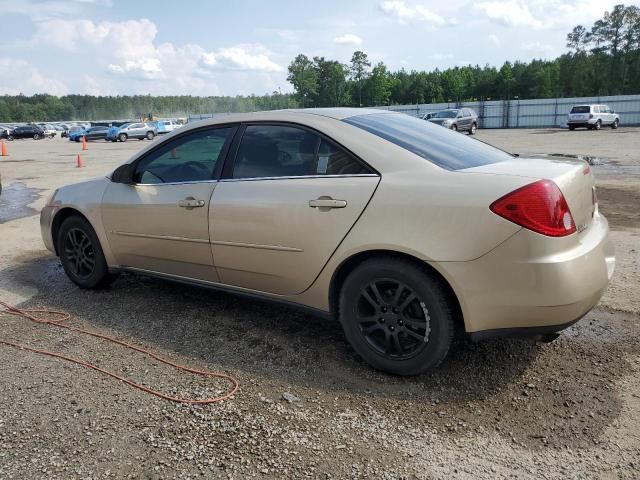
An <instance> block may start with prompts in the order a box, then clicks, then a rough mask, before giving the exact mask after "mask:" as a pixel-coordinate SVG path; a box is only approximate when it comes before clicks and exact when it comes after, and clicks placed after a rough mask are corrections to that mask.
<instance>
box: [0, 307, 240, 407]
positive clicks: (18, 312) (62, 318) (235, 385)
mask: <svg viewBox="0 0 640 480" xmlns="http://www.w3.org/2000/svg"><path fill="white" fill-rule="evenodd" d="M0 306H1V307H3V308H2V309H0V312H6V313H8V314H10V315H14V316H16V317H22V318H26V319H28V320H31V321H32V322H35V323H40V324H44V325H52V326H54V327H59V328H65V329H67V330H70V331H72V332H76V333H80V334H83V335H90V336H92V337H95V338H100V339H102V340H106V341H108V342H112V343H116V344H118V345H121V346H123V347H125V348H129V349H131V350H134V351H136V352H139V353H142V354H144V355H148V356H149V357H151V358H154V359H155V360H157V361H159V362H161V363H164V364H165V365H170V366H172V367H173V368H175V369H176V370H182V371H184V372H189V373H192V374H194V375H199V376H202V377H211V378H221V379H223V380H226V381H227V382H229V383H230V384H231V388H230V389H229V390H228V391H227V392H226V393H225V394H223V395H220V396H218V397H211V398H204V399H202V400H197V399H192V398H180V397H172V396H170V395H165V394H164V393H162V392H158V391H156V390H152V389H150V388H147V387H145V386H144V385H140V384H139V383H135V382H133V381H131V380H129V379H127V378H124V377H121V376H120V375H118V374H116V373H113V372H110V371H108V370H104V369H103V368H100V367H98V366H97V365H93V364H92V363H88V362H85V361H83V360H79V359H77V358H73V357H67V356H66V355H62V354H60V353H56V352H49V351H47V350H40V349H37V348H33V347H29V346H26V345H21V344H19V343H14V342H9V341H6V340H2V339H0V344H3V345H9V346H11V347H15V348H18V349H20V350H27V351H29V352H33V353H37V354H40V355H47V356H49V357H54V358H59V359H62V360H66V361H67V362H71V363H75V364H77V365H81V366H83V367H87V368H91V369H93V370H96V371H98V372H100V373H102V374H104V375H107V376H109V377H112V378H115V379H116V380H120V381H121V382H124V383H126V384H127V385H129V386H131V387H133V388H137V389H138V390H142V391H143V392H146V393H149V394H151V395H154V396H156V397H159V398H163V399H165V400H169V401H171V402H177V403H189V404H192V405H209V404H211V403H217V402H221V401H223V400H226V399H227V398H230V397H231V396H232V395H233V394H235V393H236V392H237V391H238V390H239V389H240V383H239V382H238V380H236V379H235V378H233V377H232V376H231V375H227V374H226V373H219V372H211V371H207V370H196V369H194V368H189V367H186V366H184V365H179V364H177V363H173V362H171V361H169V360H166V359H164V358H162V357H160V356H158V355H156V354H155V353H153V352H151V351H149V350H145V349H144V348H140V347H137V346H135V345H131V344H129V343H126V342H123V341H122V340H118V339H117V338H114V337H110V336H109V335H103V334H101V333H97V332H92V331H90V330H84V329H82V328H77V327H72V326H70V325H66V324H65V323H64V322H66V321H67V320H70V319H71V315H70V314H68V313H66V312H60V311H57V310H49V309H34V308H29V309H20V308H17V307H14V306H12V305H9V304H8V303H5V302H3V301H2V300H0ZM34 314H41V315H47V314H49V315H54V316H58V317H59V318H57V319H56V318H51V317H48V318H47V317H46V316H45V317H44V318H38V317H36V316H34Z"/></svg>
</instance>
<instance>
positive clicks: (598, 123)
mask: <svg viewBox="0 0 640 480" xmlns="http://www.w3.org/2000/svg"><path fill="white" fill-rule="evenodd" d="M593 128H595V129H596V130H600V129H601V128H602V122H601V121H600V120H598V121H597V122H596V124H595V125H594V126H593Z"/></svg>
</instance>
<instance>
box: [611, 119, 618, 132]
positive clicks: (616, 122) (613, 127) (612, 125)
mask: <svg viewBox="0 0 640 480" xmlns="http://www.w3.org/2000/svg"><path fill="white" fill-rule="evenodd" d="M618 124H619V122H618V119H617V118H616V119H615V120H614V121H613V123H612V124H611V128H612V129H613V130H615V129H616V128H618Z"/></svg>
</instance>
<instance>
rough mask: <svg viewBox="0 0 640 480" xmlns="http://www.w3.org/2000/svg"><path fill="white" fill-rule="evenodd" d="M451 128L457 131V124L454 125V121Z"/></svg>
mask: <svg viewBox="0 0 640 480" xmlns="http://www.w3.org/2000/svg"><path fill="white" fill-rule="evenodd" d="M451 130H453V131H455V132H457V131H458V125H456V124H455V123H454V124H453V125H451Z"/></svg>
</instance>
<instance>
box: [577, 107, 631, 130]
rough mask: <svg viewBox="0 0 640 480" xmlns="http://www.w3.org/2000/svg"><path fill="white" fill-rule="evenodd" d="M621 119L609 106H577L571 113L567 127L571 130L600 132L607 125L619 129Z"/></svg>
mask: <svg viewBox="0 0 640 480" xmlns="http://www.w3.org/2000/svg"><path fill="white" fill-rule="evenodd" d="M619 124H620V117H619V116H618V114H617V113H616V112H614V111H613V110H611V109H610V108H609V106H608V105H576V106H574V107H573V108H572V109H571V112H569V116H568V119H567V125H568V126H569V130H575V129H576V128H578V127H586V128H588V129H589V130H591V129H596V130H600V128H601V127H604V126H605V125H608V126H610V127H611V128H618V125H619Z"/></svg>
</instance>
